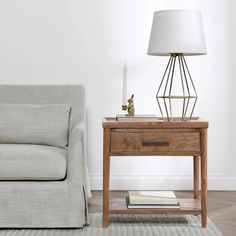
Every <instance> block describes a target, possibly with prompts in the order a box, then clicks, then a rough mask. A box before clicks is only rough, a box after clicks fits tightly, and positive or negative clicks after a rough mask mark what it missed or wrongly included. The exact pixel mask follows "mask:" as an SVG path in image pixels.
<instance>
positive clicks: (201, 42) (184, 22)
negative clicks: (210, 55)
mask: <svg viewBox="0 0 236 236" xmlns="http://www.w3.org/2000/svg"><path fill="white" fill-rule="evenodd" d="M175 53H182V54H183V55H185V56H190V55H203V54H206V53H207V52H206V44H205V38H204V32H203V24H202V16H201V12H199V11H195V10H165V11H157V12H154V16H153V22H152V31H151V36H150V41H149V47H148V54H149V55H155V56H169V55H170V54H175Z"/></svg>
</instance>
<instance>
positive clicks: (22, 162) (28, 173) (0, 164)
mask: <svg viewBox="0 0 236 236" xmlns="http://www.w3.org/2000/svg"><path fill="white" fill-rule="evenodd" d="M66 168H67V150H66V149H63V148H58V147H51V146H44V145H26V144H0V180H61V179H64V178H65V176H66Z"/></svg>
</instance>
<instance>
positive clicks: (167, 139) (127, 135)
mask: <svg viewBox="0 0 236 236" xmlns="http://www.w3.org/2000/svg"><path fill="white" fill-rule="evenodd" d="M110 151H111V153H129V152H130V153H136V152H137V153H140V152H141V153H158V152H161V153H165V152H166V153H167V154H168V152H170V153H171V152H175V153H176V152H181V153H190V152H194V153H198V152H200V134H199V132H194V131H193V132H181V131H178V132H171V131H167V132H166V131H165V130H157V131H156V132H154V131H153V130H152V131H151V132H129V131H128V132H115V131H114V132H111V149H110Z"/></svg>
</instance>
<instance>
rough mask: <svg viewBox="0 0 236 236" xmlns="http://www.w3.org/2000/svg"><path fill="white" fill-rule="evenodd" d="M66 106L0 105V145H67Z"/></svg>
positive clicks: (67, 116)
mask: <svg viewBox="0 0 236 236" xmlns="http://www.w3.org/2000/svg"><path fill="white" fill-rule="evenodd" d="M70 109H71V108H70V105H69V104H47V105H35V104H0V143H21V144H42V145H49V146H56V147H62V148H65V147H66V146H67V145H68V130H69V118H70Z"/></svg>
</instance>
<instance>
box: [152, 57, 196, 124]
mask: <svg viewBox="0 0 236 236" xmlns="http://www.w3.org/2000/svg"><path fill="white" fill-rule="evenodd" d="M176 67H179V69H178V70H176ZM197 98H198V97H197V92H196V89H195V86H194V83H193V80H192V77H191V75H190V73H189V69H188V66H187V64H186V61H185V58H184V56H183V54H179V53H178V54H171V56H170V59H169V62H168V64H167V67H166V69H165V73H164V75H163V77H162V80H161V83H160V86H159V88H158V90H157V94H156V99H157V104H158V107H159V109H160V112H161V115H162V118H163V119H165V120H167V121H171V120H173V117H174V116H178V117H181V120H186V121H190V120H191V118H192V115H193V111H194V108H195V105H196V102H197Z"/></svg>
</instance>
